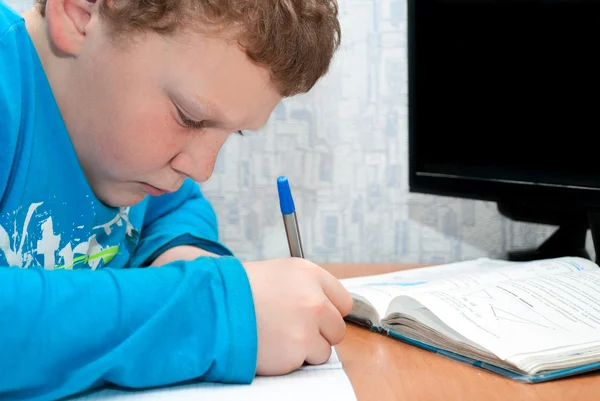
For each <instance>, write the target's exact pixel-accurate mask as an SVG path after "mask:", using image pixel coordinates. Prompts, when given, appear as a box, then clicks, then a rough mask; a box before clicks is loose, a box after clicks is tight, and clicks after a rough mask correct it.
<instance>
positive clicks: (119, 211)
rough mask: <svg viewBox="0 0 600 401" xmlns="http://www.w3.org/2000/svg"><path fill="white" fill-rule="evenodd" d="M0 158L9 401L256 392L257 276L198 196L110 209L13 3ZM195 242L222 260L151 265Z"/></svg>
mask: <svg viewBox="0 0 600 401" xmlns="http://www.w3.org/2000/svg"><path fill="white" fill-rule="evenodd" d="M0 150H1V151H0V372H2V374H1V375H0V399H31V400H37V399H40V400H41V399H43V400H53V399H57V398H61V397H65V396H69V395H72V394H75V393H78V392H81V391H84V390H88V389H90V388H93V387H97V386H100V385H103V384H106V383H112V384H116V385H119V386H125V387H131V388H141V387H149V386H159V385H166V384H173V383H177V382H182V381H188V380H194V379H195V380H203V381H216V382H235V383H249V382H251V381H252V379H253V377H254V374H255V367H256V353H257V334H256V317H255V312H254V304H253V301H252V293H251V289H250V286H249V283H248V278H247V276H246V274H245V271H244V269H243V267H242V265H241V264H240V262H239V261H238V260H237V259H235V258H234V257H233V256H232V255H231V252H230V251H229V250H228V249H227V248H226V247H224V246H223V245H222V244H221V243H220V242H219V239H218V233H217V222H216V217H215V214H214V211H213V209H212V208H211V206H210V204H209V203H208V201H207V200H206V199H205V198H204V197H203V196H202V194H201V192H200V189H199V187H198V185H197V184H196V183H194V182H193V181H190V180H188V181H186V182H185V183H184V185H183V186H182V188H181V189H180V190H179V191H177V192H176V193H173V194H168V195H163V196H161V197H157V198H153V197H147V198H146V199H145V200H144V201H142V202H141V203H140V204H138V205H136V206H132V207H123V208H111V207H107V206H105V205H104V204H103V203H101V202H100V201H98V199H97V198H96V197H95V196H94V194H93V193H92V191H91V189H90V187H89V186H88V183H87V181H86V179H85V176H84V173H83V171H82V169H81V166H80V165H79V164H78V160H77V157H76V154H75V151H74V149H73V146H72V144H71V142H70V138H69V135H68V133H67V131H66V127H65V126H64V123H63V120H62V118H61V115H60V112H59V109H58V106H57V104H56V101H55V99H54V97H53V94H52V91H51V89H50V86H49V83H48V80H47V78H46V76H45V74H44V70H43V68H42V65H41V63H40V60H39V59H38V56H37V53H36V51H35V48H34V47H33V44H32V42H31V39H30V37H29V35H28V33H27V31H26V28H25V24H24V21H23V19H22V18H21V17H20V16H19V15H18V14H15V13H14V12H13V10H11V9H9V8H8V6H7V5H6V4H4V3H2V2H1V0H0ZM184 244H185V245H196V246H199V247H201V248H203V249H206V250H207V251H210V252H213V253H217V254H219V255H222V256H221V257H218V258H212V257H203V258H199V259H197V260H195V261H192V262H183V261H180V262H174V263H170V264H168V265H165V266H163V267H145V266H148V265H149V264H150V263H151V262H152V260H153V259H154V258H155V257H156V256H158V255H159V254H160V253H162V252H164V251H165V250H166V249H168V248H170V247H173V246H176V245H184Z"/></svg>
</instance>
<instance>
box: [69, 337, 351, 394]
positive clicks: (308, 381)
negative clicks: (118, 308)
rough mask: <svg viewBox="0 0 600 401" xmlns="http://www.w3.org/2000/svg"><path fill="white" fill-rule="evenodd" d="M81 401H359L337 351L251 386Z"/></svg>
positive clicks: (192, 387)
mask: <svg viewBox="0 0 600 401" xmlns="http://www.w3.org/2000/svg"><path fill="white" fill-rule="evenodd" d="M69 400H78V401H138V400H139V401H172V400H177V401H188V400H189V401H192V400H193V401H197V400H202V401H239V400H244V401H264V400H289V401H317V400H327V401H329V400H336V401H337V400H339V401H356V395H355V393H354V389H353V388H352V384H351V383H350V380H349V379H348V376H347V375H346V372H345V371H344V369H343V367H342V363H341V361H340V359H339V357H338V355H337V352H336V350H335V348H332V354H331V357H330V358H329V361H328V362H327V363H325V364H322V365H306V366H303V367H301V368H300V369H297V370H296V371H294V372H292V373H290V374H288V375H283V376H259V377H256V378H255V379H254V381H253V383H252V384H249V385H247V384H221V383H190V384H185V385H180V386H172V387H164V388H159V389H152V390H143V391H142V390H140V391H127V390H121V389H102V390H98V391H94V392H91V393H88V394H85V395H81V396H79V397H76V398H69Z"/></svg>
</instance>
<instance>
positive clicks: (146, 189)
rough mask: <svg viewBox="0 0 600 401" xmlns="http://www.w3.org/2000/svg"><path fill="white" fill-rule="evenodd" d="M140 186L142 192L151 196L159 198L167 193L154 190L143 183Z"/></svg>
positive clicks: (161, 190)
mask: <svg viewBox="0 0 600 401" xmlns="http://www.w3.org/2000/svg"><path fill="white" fill-rule="evenodd" d="M141 186H142V190H143V191H144V192H146V193H147V194H148V195H151V196H161V195H164V194H166V193H168V192H169V191H165V190H164V189H160V188H156V187H155V186H153V185H150V184H146V183H145V182H142V183H141Z"/></svg>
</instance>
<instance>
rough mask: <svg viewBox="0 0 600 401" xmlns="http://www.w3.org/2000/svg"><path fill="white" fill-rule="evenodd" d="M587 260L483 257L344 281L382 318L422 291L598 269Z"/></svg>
mask: <svg viewBox="0 0 600 401" xmlns="http://www.w3.org/2000/svg"><path fill="white" fill-rule="evenodd" d="M596 269H598V266H597V265H596V264H595V263H594V262H592V261H590V260H587V259H584V258H577V257H565V258H556V259H547V260H539V261H531V262H509V261H505V260H496V259H489V258H480V259H475V260H468V261H464V262H457V263H449V264H445V265H438V266H432V267H426V268H417V269H411V270H404V271H399V272H394V273H387V274H381V275H375V276H367V277H358V278H352V279H345V280H342V283H343V284H344V286H345V287H346V288H347V289H348V291H350V292H351V293H354V294H358V295H361V296H362V297H364V298H366V299H367V300H369V302H371V304H373V306H374V307H375V309H376V310H377V312H378V313H379V315H380V317H385V316H386V315H387V314H389V313H390V312H397V310H394V309H393V308H388V306H389V305H390V303H391V301H392V299H394V298H395V297H397V296H401V295H410V294H414V293H420V292H432V291H441V290H450V289H454V288H467V287H477V286H480V285H485V284H488V283H499V282H503V281H507V280H515V279H522V278H528V277H539V276H546V275H552V274H561V273H566V272H571V271H580V270H596Z"/></svg>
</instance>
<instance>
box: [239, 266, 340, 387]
mask: <svg viewBox="0 0 600 401" xmlns="http://www.w3.org/2000/svg"><path fill="white" fill-rule="evenodd" d="M244 267H245V269H246V271H247V274H248V278H249V280H250V285H251V287H252V295H253V298H254V305H255V310H256V319H257V326H258V362H257V371H256V373H257V374H258V375H279V374H286V373H289V372H291V371H292V370H294V369H296V368H298V367H300V366H301V365H302V364H303V363H304V362H306V363H309V364H321V363H325V362H327V360H328V359H329V357H330V355H331V346H332V345H336V344H338V343H339V342H341V341H342V339H343V338H344V335H345V332H346V324H345V322H344V320H343V317H344V316H346V315H347V314H348V313H350V311H351V309H352V297H351V295H350V293H349V292H348V291H347V290H346V289H345V288H344V287H343V286H342V284H341V283H340V282H339V281H338V280H337V279H336V278H335V277H334V276H332V275H331V274H329V273H328V272H327V271H325V270H323V269H322V268H321V267H319V266H317V265H315V264H313V263H311V262H309V261H308V260H305V259H300V258H286V259H276V260H269V261H261V262H250V263H245V264H244Z"/></svg>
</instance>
